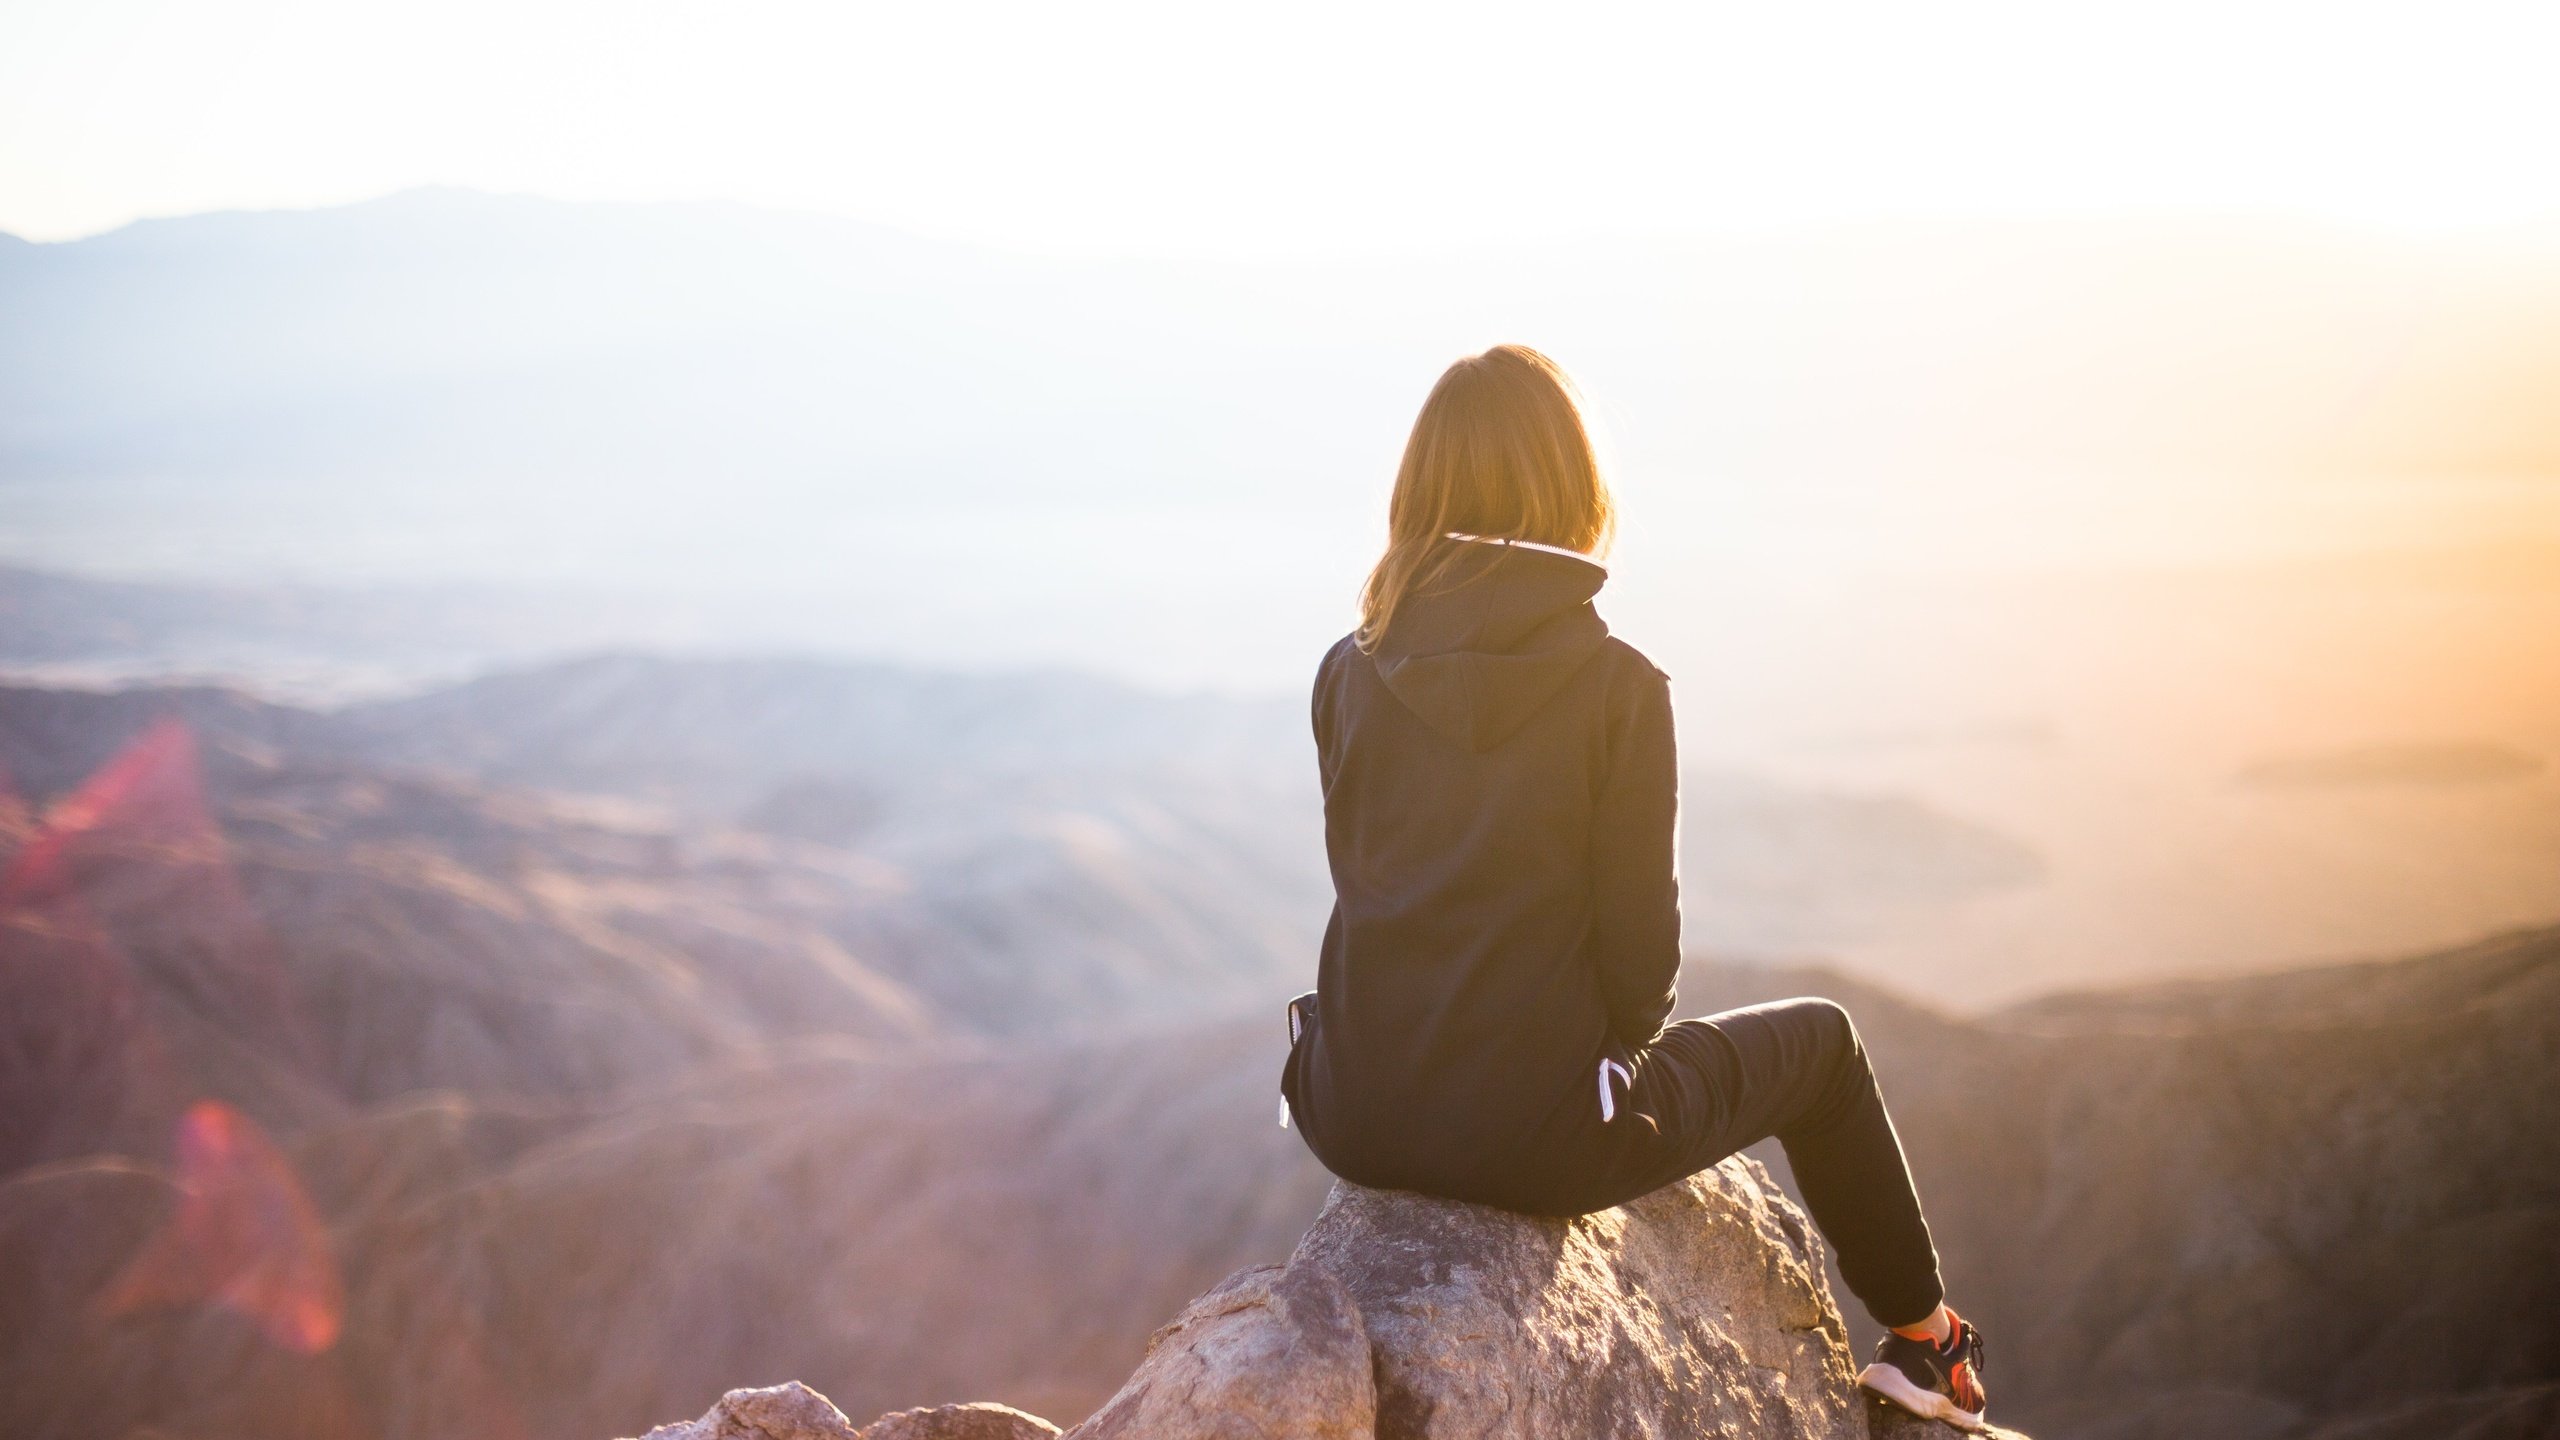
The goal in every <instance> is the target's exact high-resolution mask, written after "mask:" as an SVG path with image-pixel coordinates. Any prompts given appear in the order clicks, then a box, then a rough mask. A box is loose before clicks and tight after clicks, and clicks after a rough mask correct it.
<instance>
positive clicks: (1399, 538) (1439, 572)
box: [1353, 345, 1618, 651]
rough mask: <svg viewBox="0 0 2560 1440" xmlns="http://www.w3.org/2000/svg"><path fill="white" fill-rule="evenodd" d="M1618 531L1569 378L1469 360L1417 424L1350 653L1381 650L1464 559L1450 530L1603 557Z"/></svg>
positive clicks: (1544, 367)
mask: <svg viewBox="0 0 2560 1440" xmlns="http://www.w3.org/2000/svg"><path fill="white" fill-rule="evenodd" d="M1617 524H1618V514H1617V506H1616V504H1615V502H1614V501H1612V500H1611V499H1610V496H1609V484H1608V481H1607V479H1606V478H1605V477H1603V476H1602V475H1601V473H1600V459H1599V455H1598V453H1597V451H1596V449H1595V448H1594V446H1593V444H1592V439H1591V432H1590V429H1589V427H1588V426H1586V425H1585V424H1584V422H1583V418H1582V400H1581V396H1580V394H1579V393H1578V392H1577V391H1576V390H1575V389H1574V385H1573V381H1572V380H1571V379H1569V378H1568V377H1567V376H1566V375H1565V373H1564V370H1563V368H1562V367H1560V366H1558V365H1557V364H1556V362H1554V361H1553V360H1550V359H1548V358H1547V357H1546V356H1544V355H1541V354H1539V353H1538V352H1537V351H1535V350H1532V349H1530V348H1529V347H1528V346H1526V345H1496V346H1494V347H1493V348H1492V349H1490V350H1487V351H1485V352H1484V353H1483V354H1481V355H1470V356H1468V357H1467V358H1465V359H1464V360H1461V361H1459V362H1458V363H1457V364H1455V365H1452V366H1450V367H1449V368H1448V369H1447V370H1446V371H1445V372H1443V373H1442V374H1441V376H1440V383H1439V384H1437V385H1434V386H1432V387H1431V396H1430V398H1429V399H1427V400H1424V401H1423V402H1422V413H1421V414H1420V415H1418V416H1416V417H1414V421H1413V434H1412V436H1411V437H1410V438H1408V439H1407V440H1406V441H1405V446H1404V463H1403V464H1402V465H1400V466H1399V467H1397V470H1396V488H1395V494H1394V495H1393V497H1391V498H1390V499H1389V500H1388V502H1387V551H1386V553H1385V554H1384V555H1381V556H1379V557H1378V563H1377V565H1376V567H1375V568H1373V569H1372V570H1370V572H1369V580H1368V583H1367V584H1366V585H1364V586H1362V587H1361V591H1360V628H1359V629H1358V630H1357V631H1355V632H1354V634H1353V639H1354V643H1356V644H1357V645H1358V646H1359V647H1360V648H1361V649H1362V650H1369V651H1374V650H1376V649H1377V648H1378V642H1379V641H1380V640H1381V639H1383V638H1384V637H1385V635H1386V633H1387V626H1388V624H1389V622H1391V621H1393V620H1394V619H1395V613H1396V607H1397V606H1398V605H1399V604H1401V603H1402V602H1403V601H1404V599H1405V597H1406V596H1408V595H1412V594H1415V593H1417V592H1418V591H1422V590H1424V589H1425V588H1426V587H1428V586H1430V585H1433V584H1435V583H1436V582H1438V581H1439V580H1440V579H1441V578H1442V577H1443V575H1445V573H1446V572H1447V571H1448V569H1449V566H1450V563H1451V562H1452V561H1453V560H1454V559H1455V558H1456V557H1457V555H1458V553H1459V547H1457V546H1455V545H1450V544H1447V543H1444V542H1445V539H1446V537H1447V536H1448V535H1449V533H1450V532H1452V531H1455V532H1457V533H1459V534H1462V535H1472V536H1479V537H1482V538H1484V539H1488V540H1494V539H1499V540H1529V541H1534V542H1536V543H1538V544H1541V545H1561V546H1563V547H1564V548H1565V549H1568V550H1579V551H1583V552H1585V553H1599V552H1602V551H1605V550H1606V549H1607V547H1608V544H1609V542H1610V540H1611V539H1612V538H1614V536H1615V535H1616V533H1617Z"/></svg>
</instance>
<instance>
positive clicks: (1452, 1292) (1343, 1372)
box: [650, 1156, 2016, 1440]
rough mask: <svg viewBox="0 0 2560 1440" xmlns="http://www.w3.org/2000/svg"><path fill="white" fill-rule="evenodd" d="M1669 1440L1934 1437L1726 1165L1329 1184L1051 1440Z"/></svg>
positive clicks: (706, 1438)
mask: <svg viewBox="0 0 2560 1440" xmlns="http://www.w3.org/2000/svg"><path fill="white" fill-rule="evenodd" d="M769 1417H770V1418H769ZM757 1427H762V1428H757ZM1056 1433H1057V1431H1056V1430H1055V1429H1054V1428H1053V1427H1051V1426H1049V1425H1048V1424H1047V1423H1046V1422H1044V1421H1040V1420H1035V1419H1033V1418H1032V1417H1030V1416H1027V1415H1024V1414H1022V1413H1021V1412H1020V1411H1017V1410H1008V1409H1006V1408H1004V1407H1003V1406H967V1405H955V1406H946V1407H944V1408H942V1409H939V1410H905V1411H900V1412H898V1413H897V1414H894V1415H884V1416H882V1417H881V1418H880V1419H879V1420H877V1421H875V1422H873V1423H872V1424H871V1425H870V1426H868V1427H865V1428H864V1429H863V1430H862V1431H861V1432H860V1434H859V1436H858V1437H856V1436H855V1435H854V1432H853V1430H852V1428H851V1427H850V1426H849V1425H847V1424H845V1422H844V1417H843V1416H841V1415H838V1414H836V1412H835V1409H834V1407H832V1406H830V1405H828V1404H827V1402H826V1401H825V1400H824V1399H822V1398H820V1397H819V1396H817V1395H816V1394H814V1393H813V1392H811V1391H809V1390H807V1389H804V1388H802V1387H800V1386H796V1385H795V1386H784V1387H781V1388H779V1389H776V1390H739V1391H732V1392H731V1393H730V1394H729V1395H728V1397H727V1398H725V1399H723V1400H722V1401H721V1402H720V1404H719V1406H718V1407H716V1408H714V1409H713V1411H712V1412H711V1413H710V1414H709V1415H706V1416H704V1417H703V1418H702V1419H700V1420H697V1421H695V1422H694V1423H693V1424H692V1425H689V1426H670V1427H667V1428H665V1429H662V1430H656V1431H652V1432H650V1440H981V1437H984V1440H1028V1437H1033V1436H1041V1435H1054V1434H1056ZM1993 1434H1994V1435H1995V1436H2008V1435H2009V1432H2006V1431H1995V1432H1993ZM1674 1435H1679V1436H1693V1435H1694V1436H1720V1437H1728V1440H1744V1437H1748V1440H1954V1437H1955V1432H1954V1431H1952V1430H1949V1429H1947V1428H1946V1427H1944V1426H1941V1425H1939V1424H1938V1423H1937V1422H1935V1421H1925V1420H1921V1419H1918V1418H1916V1417H1914V1416H1911V1415H1908V1414H1905V1413H1904V1412H1903V1411H1901V1410H1898V1409H1895V1408H1894V1407H1892V1406H1890V1405H1886V1404H1884V1403H1882V1402H1880V1401H1877V1400H1874V1399H1873V1398H1872V1397H1869V1396H1867V1395H1865V1394H1864V1392H1862V1391H1860V1390H1859V1389H1858V1387H1857V1379H1856V1365H1855V1363H1854V1362H1853V1361H1852V1359H1851V1356H1850V1351H1849V1342H1848V1333H1847V1331H1846V1329H1845V1328H1844V1327H1843V1326H1842V1324H1841V1319H1840V1311H1839V1309H1838V1307H1837V1306H1835V1305H1834V1304H1833V1303H1832V1299H1831V1292H1830V1288H1829V1286H1828V1284H1827V1283H1826V1282H1825V1280H1824V1278H1823V1249H1822V1241H1821V1240H1820V1238H1819V1237H1818V1236H1816V1235H1815V1233H1814V1230H1813V1227H1812V1225H1811V1223H1810V1222H1808V1221H1807V1220H1806V1219H1805V1217H1804V1213H1803V1212H1802V1211H1800V1210H1798V1209H1797V1208H1796V1207H1795V1206H1794V1205H1793V1204H1792V1203H1790V1202H1789V1201H1788V1200H1787V1198H1786V1196H1785V1195H1784V1194H1782V1193H1781V1192H1780V1191H1779V1189H1778V1187H1777V1184H1776V1182H1774V1181H1773V1180H1771V1179H1770V1177H1769V1173H1768V1172H1767V1171H1766V1170H1764V1169H1762V1168H1761V1167H1760V1165H1759V1163H1758V1162H1757V1161H1754V1160H1751V1159H1749V1158H1747V1157H1743V1156H1736V1157H1734V1158H1732V1159H1729V1160H1726V1161H1725V1162H1724V1163H1723V1164H1721V1165H1718V1166H1716V1167H1715V1168H1713V1169H1711V1170H1706V1171H1703V1172H1701V1173H1699V1174H1697V1175H1693V1176H1691V1177H1689V1178H1688V1179H1686V1180H1682V1181H1680V1182H1678V1183H1676V1184H1672V1185H1667V1186H1664V1187H1663V1188H1662V1189H1660V1190H1657V1191H1655V1192H1654V1193H1653V1194H1651V1195H1647V1196H1645V1197H1644V1198H1642V1199H1640V1200H1637V1201H1635V1202H1633V1203H1631V1204H1628V1205H1623V1206H1620V1207H1619V1208H1617V1209H1614V1210H1604V1211H1602V1212H1600V1213H1599V1214H1596V1215H1585V1216H1582V1217H1581V1218H1579V1219H1574V1220H1542V1219H1537V1218H1534V1217H1531V1216H1526V1215H1515V1214H1511V1213H1509V1212H1506V1211H1501V1210H1493V1209H1488V1208H1486V1207H1484V1206H1480V1205H1467V1204H1461V1203H1459V1202H1457V1201H1453V1200H1438V1199H1433V1198H1431V1197H1429V1196H1423V1195H1414V1194H1408V1193H1405V1192H1402V1191H1387V1190H1370V1189H1365V1188H1363V1187H1361V1186H1357V1185H1351V1184H1347V1183H1346V1184H1337V1185H1336V1186H1335V1187H1334V1190H1333V1194H1332V1197H1331V1198H1330V1199H1329V1200H1328V1201H1327V1202H1326V1203H1325V1207H1324V1210H1323V1213H1321V1214H1320V1215H1318V1216H1317V1217H1316V1222H1315V1225H1314V1226H1313V1227H1312V1228H1310V1229H1309V1230H1308V1231H1307V1233H1306V1236H1305V1238H1304V1239H1302V1240H1300V1241H1299V1242H1298V1248H1297V1252H1296V1253H1295V1254H1293V1255H1291V1256H1290V1257H1289V1263H1288V1264H1286V1265H1260V1266H1255V1267H1253V1268H1251V1269H1246V1270H1239V1271H1237V1272H1236V1273H1235V1274H1233V1275H1230V1276H1228V1277H1227V1278H1226V1280H1225V1281H1224V1282H1222V1283H1220V1284H1219V1285H1218V1286H1217V1287H1216V1288H1214V1289H1212V1290H1210V1291H1209V1292H1208V1293H1207V1294H1205V1295H1202V1296H1201V1297H1200V1298H1199V1299H1197V1300H1194V1301H1192V1302H1191V1304H1190V1305H1189V1306H1187V1307H1185V1308H1184V1310H1183V1312H1182V1313H1181V1314H1180V1315H1178V1316H1176V1317H1175V1318H1174V1321H1173V1323H1172V1324H1170V1325H1167V1326H1165V1327H1164V1328H1163V1329H1161V1330H1159V1331H1157V1332H1156V1333H1155V1335H1154V1337H1153V1338H1152V1339H1150V1340H1149V1341H1148V1342H1147V1353H1146V1358H1145V1359H1143V1360H1142V1361H1140V1362H1139V1365H1138V1368H1137V1370H1136V1372H1135V1373H1133V1374H1132V1375H1130V1377H1129V1379H1128V1382H1127V1383H1126V1384H1124V1385H1122V1386H1121V1387H1120V1390H1119V1392H1118V1393H1117V1394H1115V1395H1113V1396H1112V1397H1111V1399H1110V1400H1109V1401H1108V1402H1107V1403H1106V1404H1104V1405H1103V1407H1102V1408H1101V1409H1099V1410H1097V1411H1095V1412H1094V1414H1093V1415H1092V1416H1091V1418H1089V1419H1087V1420H1086V1421H1085V1422H1084V1423H1083V1424H1081V1425H1078V1426H1077V1427H1075V1428H1074V1429H1073V1430H1070V1431H1068V1432H1067V1440H1361V1437H1372V1436H1374V1437H1376V1440H1457V1437H1462V1436H1463V1437H1467V1440H1511V1437H1517V1440H1548V1437H1557V1436H1572V1437H1575V1440H1617V1437H1624V1440H1639V1437H1641V1440H1655V1437H1666V1436H1674ZM2009 1440H2016V1437H2014V1436H2010V1437H2009Z"/></svg>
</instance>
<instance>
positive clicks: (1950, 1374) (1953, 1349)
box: [1858, 1310, 1988, 1430]
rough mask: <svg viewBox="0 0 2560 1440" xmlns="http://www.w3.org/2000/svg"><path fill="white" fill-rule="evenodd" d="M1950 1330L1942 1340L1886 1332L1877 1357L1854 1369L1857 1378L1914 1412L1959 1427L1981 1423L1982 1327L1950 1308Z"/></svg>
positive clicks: (1977, 1426)
mask: <svg viewBox="0 0 2560 1440" xmlns="http://www.w3.org/2000/svg"><path fill="white" fill-rule="evenodd" d="M1947 1314H1948V1315H1949V1316H1950V1317H1952V1318H1953V1319H1954V1321H1955V1333H1954V1334H1953V1335H1951V1336H1949V1337H1948V1339H1947V1343H1946V1344H1945V1345H1943V1346H1942V1345H1939V1344H1938V1343H1937V1342H1935V1341H1933V1340H1911V1339H1906V1338H1905V1337H1903V1336H1900V1335H1896V1334H1894V1333H1893V1332H1892V1331H1890V1330H1888V1331H1886V1332H1885V1337H1884V1343H1883V1344H1881V1345H1878V1346H1877V1347H1876V1363H1874V1364H1873V1365H1870V1366H1868V1367H1867V1368H1866V1369H1864V1370H1862V1371H1860V1372H1858V1383H1859V1384H1861V1385H1864V1386H1865V1387H1867V1388H1868V1389H1870V1390H1873V1391H1874V1392H1876V1393H1877V1394H1878V1395H1881V1396H1883V1397H1884V1398H1886V1399H1887V1400H1890V1401H1892V1402H1893V1403H1894V1404H1896V1405H1899V1406H1901V1407H1902V1408H1903V1409H1905V1410H1908V1411H1910V1412H1911V1413H1912V1414H1914V1415H1918V1416H1922V1417H1924V1418H1926V1419H1930V1420H1944V1421H1946V1422H1947V1423H1948V1424H1950V1425H1953V1426H1956V1427H1957V1428H1959V1429H1964V1430H1980V1429H1982V1428H1983V1423H1982V1412H1983V1410H1984V1408H1985V1407H1986V1404H1987V1399H1988V1397H1986V1396H1985V1395H1984V1394H1983V1390H1982V1367H1983V1358H1982V1332H1981V1331H1979V1330H1976V1329H1974V1328H1973V1327H1972V1326H1970V1325H1968V1324H1966V1323H1965V1322H1964V1317H1963V1316H1961V1315H1957V1314H1956V1313H1955V1312H1954V1311H1952V1310H1950V1311H1948V1312H1947Z"/></svg>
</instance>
